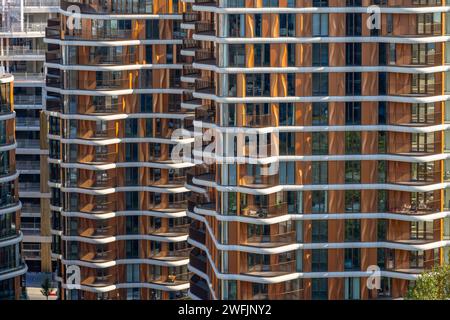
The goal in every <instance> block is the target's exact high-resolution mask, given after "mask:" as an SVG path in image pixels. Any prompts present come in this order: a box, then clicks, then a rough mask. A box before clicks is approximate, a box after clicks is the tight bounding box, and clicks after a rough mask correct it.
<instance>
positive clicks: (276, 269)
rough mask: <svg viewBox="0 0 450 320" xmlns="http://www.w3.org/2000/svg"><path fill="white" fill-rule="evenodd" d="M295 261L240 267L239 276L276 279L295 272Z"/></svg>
mask: <svg viewBox="0 0 450 320" xmlns="http://www.w3.org/2000/svg"><path fill="white" fill-rule="evenodd" d="M295 265H296V261H295V260H293V261H288V262H280V263H274V264H256V265H251V266H247V265H242V266H241V274H248V275H252V276H257V277H276V276H281V275H284V274H288V273H293V272H296V266H295Z"/></svg>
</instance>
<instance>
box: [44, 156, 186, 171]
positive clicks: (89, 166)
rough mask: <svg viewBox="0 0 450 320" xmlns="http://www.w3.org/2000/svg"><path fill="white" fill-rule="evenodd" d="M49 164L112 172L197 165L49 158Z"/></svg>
mask: <svg viewBox="0 0 450 320" xmlns="http://www.w3.org/2000/svg"><path fill="white" fill-rule="evenodd" d="M48 163H54V164H59V165H61V168H77V169H84V170H93V171H95V170H110V169H117V168H134V167H138V168H160V169H181V168H190V167H193V166H194V165H195V164H193V163H190V162H180V163H176V162H173V163H159V162H144V161H142V162H115V163H108V164H86V163H78V162H76V163H74V162H61V160H57V159H52V158H48Z"/></svg>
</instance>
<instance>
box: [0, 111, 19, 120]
mask: <svg viewBox="0 0 450 320" xmlns="http://www.w3.org/2000/svg"><path fill="white" fill-rule="evenodd" d="M15 117H16V112H15V111H12V112H9V113H6V114H0V121H5V120H10V119H14V118H15Z"/></svg>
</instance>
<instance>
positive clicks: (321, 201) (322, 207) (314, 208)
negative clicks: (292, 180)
mask: <svg viewBox="0 0 450 320" xmlns="http://www.w3.org/2000/svg"><path fill="white" fill-rule="evenodd" d="M311 198H312V203H311V212H312V213H325V212H327V211H328V209H327V203H328V193H327V191H325V190H314V191H311Z"/></svg>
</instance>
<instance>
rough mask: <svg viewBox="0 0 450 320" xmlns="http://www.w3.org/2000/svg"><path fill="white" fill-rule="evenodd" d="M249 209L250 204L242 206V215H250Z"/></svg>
mask: <svg viewBox="0 0 450 320" xmlns="http://www.w3.org/2000/svg"><path fill="white" fill-rule="evenodd" d="M249 211H250V209H249V207H248V205H244V206H242V208H241V214H242V215H244V216H248V213H249Z"/></svg>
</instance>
